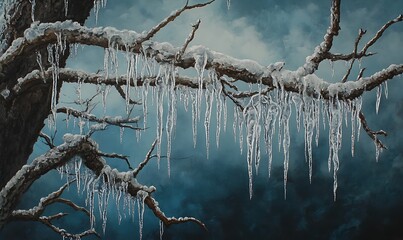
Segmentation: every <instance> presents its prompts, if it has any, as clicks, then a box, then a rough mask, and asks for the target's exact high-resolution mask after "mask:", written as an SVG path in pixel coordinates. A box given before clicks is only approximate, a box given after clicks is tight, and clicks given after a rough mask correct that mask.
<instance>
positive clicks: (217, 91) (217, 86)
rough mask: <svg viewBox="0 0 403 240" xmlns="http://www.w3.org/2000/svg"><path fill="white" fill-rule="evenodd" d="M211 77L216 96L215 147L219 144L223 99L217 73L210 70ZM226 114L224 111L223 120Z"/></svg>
mask: <svg viewBox="0 0 403 240" xmlns="http://www.w3.org/2000/svg"><path fill="white" fill-rule="evenodd" d="M211 79H212V81H213V86H214V91H215V97H216V112H217V114H216V119H217V126H216V135H215V138H216V145H217V148H218V147H219V145H220V132H221V119H222V115H223V114H222V113H223V111H224V106H223V100H222V98H221V94H222V85H221V84H220V83H218V79H217V75H216V73H215V72H213V71H211ZM225 115H226V114H225V113H224V121H225V120H226V117H227V116H225Z"/></svg>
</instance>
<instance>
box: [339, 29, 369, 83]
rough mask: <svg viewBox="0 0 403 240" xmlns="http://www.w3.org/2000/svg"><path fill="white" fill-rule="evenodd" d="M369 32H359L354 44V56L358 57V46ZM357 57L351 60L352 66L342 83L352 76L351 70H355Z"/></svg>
mask: <svg viewBox="0 0 403 240" xmlns="http://www.w3.org/2000/svg"><path fill="white" fill-rule="evenodd" d="M366 32H367V31H365V30H362V29H361V28H360V30H359V31H358V37H357V38H356V39H355V42H354V52H353V53H354V56H356V55H357V49H358V44H359V43H360V40H361V38H362V36H364V34H365V33H366ZM355 59H356V58H355V57H354V58H353V59H352V60H350V66H349V68H348V69H347V72H346V74H345V75H344V77H343V79H342V80H341V82H343V83H344V82H346V81H347V78H348V76H349V75H350V72H351V69H352V68H353V65H354V62H355Z"/></svg>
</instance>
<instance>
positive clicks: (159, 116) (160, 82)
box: [156, 77, 164, 169]
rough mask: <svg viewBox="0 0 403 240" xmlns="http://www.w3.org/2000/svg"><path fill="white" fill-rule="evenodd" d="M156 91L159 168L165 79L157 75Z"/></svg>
mask: <svg viewBox="0 0 403 240" xmlns="http://www.w3.org/2000/svg"><path fill="white" fill-rule="evenodd" d="M156 81H157V83H156V85H157V86H156V88H157V89H156V91H157V102H156V107H157V139H158V140H157V156H158V169H159V163H160V160H161V142H162V129H163V119H162V117H163V114H164V106H163V105H164V86H163V84H164V83H163V80H162V79H160V77H157V80H156Z"/></svg>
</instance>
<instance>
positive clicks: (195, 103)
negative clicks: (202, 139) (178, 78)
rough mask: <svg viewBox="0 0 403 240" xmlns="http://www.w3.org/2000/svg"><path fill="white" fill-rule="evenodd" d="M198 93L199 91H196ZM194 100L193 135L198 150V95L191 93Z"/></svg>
mask: <svg viewBox="0 0 403 240" xmlns="http://www.w3.org/2000/svg"><path fill="white" fill-rule="evenodd" d="M196 91H197V90H196ZM190 97H191V100H192V133H193V147H194V148H196V141H197V93H196V94H194V92H193V91H192V92H191V95H190Z"/></svg>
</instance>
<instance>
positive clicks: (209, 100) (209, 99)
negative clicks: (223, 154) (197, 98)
mask: <svg viewBox="0 0 403 240" xmlns="http://www.w3.org/2000/svg"><path fill="white" fill-rule="evenodd" d="M205 97H206V113H205V119H204V128H205V131H206V154H207V158H208V157H209V148H210V122H211V109H212V107H213V100H214V98H213V93H212V92H211V90H209V89H207V90H206V93H205Z"/></svg>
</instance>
